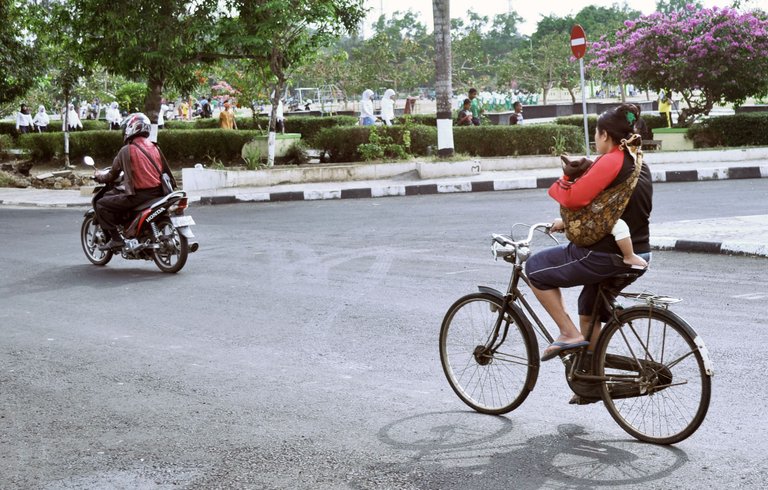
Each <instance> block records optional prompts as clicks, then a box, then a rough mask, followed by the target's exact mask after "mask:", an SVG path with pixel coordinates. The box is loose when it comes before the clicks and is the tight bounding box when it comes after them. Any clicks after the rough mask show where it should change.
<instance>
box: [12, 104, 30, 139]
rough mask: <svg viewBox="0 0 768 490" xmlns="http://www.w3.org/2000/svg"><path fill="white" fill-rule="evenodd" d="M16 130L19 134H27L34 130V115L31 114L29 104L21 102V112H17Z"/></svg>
mask: <svg viewBox="0 0 768 490" xmlns="http://www.w3.org/2000/svg"><path fill="white" fill-rule="evenodd" d="M16 131H17V132H18V133H19V134H26V133H29V132H30V131H32V116H30V115H29V109H27V104H21V106H19V112H17V113H16Z"/></svg>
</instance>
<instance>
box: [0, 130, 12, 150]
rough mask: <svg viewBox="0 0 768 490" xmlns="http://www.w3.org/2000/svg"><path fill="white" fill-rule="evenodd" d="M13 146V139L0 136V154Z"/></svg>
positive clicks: (4, 135)
mask: <svg viewBox="0 0 768 490" xmlns="http://www.w3.org/2000/svg"><path fill="white" fill-rule="evenodd" d="M12 146H13V138H11V137H10V135H7V134H0V153H2V152H3V151H5V150H7V149H8V148H11V147H12Z"/></svg>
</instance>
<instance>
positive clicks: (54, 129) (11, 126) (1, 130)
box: [0, 119, 120, 138]
mask: <svg viewBox="0 0 768 490" xmlns="http://www.w3.org/2000/svg"><path fill="white" fill-rule="evenodd" d="M82 123H83V130H84V131H100V130H103V129H107V128H108V125H107V122H106V121H103V120H102V121H96V120H93V119H86V120H85V121H82ZM47 131H48V132H49V133H60V132H62V130H61V121H58V120H51V123H50V124H49V125H48V129H47ZM116 132H117V133H119V132H120V131H116ZM0 134H7V135H9V136H11V138H17V137H18V136H19V135H18V133H17V132H16V123H15V122H14V121H0Z"/></svg>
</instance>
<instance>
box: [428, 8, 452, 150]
mask: <svg viewBox="0 0 768 490" xmlns="http://www.w3.org/2000/svg"><path fill="white" fill-rule="evenodd" d="M432 13H433V16H434V20H435V27H434V30H435V99H436V102H437V154H438V155H439V156H444V157H450V156H452V155H453V113H452V111H451V109H452V107H451V106H452V104H451V102H452V99H453V88H452V85H451V82H452V80H451V66H452V60H451V2H450V0H432Z"/></svg>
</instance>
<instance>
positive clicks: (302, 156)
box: [283, 141, 309, 165]
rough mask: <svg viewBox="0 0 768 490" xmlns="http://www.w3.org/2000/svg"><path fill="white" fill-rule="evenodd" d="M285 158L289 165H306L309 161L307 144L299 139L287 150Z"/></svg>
mask: <svg viewBox="0 0 768 490" xmlns="http://www.w3.org/2000/svg"><path fill="white" fill-rule="evenodd" d="M283 160H284V161H285V163H286V164H287V165H306V164H307V163H309V155H308V154H307V146H306V145H305V144H304V143H303V142H302V141H297V142H296V143H294V144H292V145H291V146H290V147H289V148H288V150H287V151H286V152H285V156H284V157H283Z"/></svg>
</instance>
